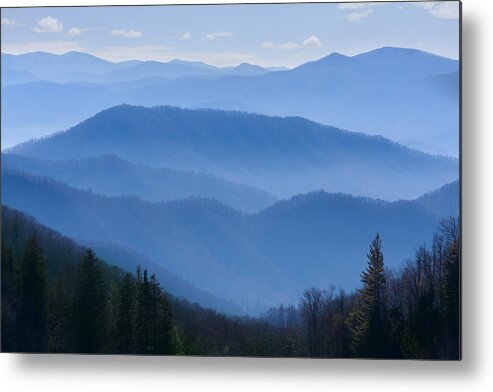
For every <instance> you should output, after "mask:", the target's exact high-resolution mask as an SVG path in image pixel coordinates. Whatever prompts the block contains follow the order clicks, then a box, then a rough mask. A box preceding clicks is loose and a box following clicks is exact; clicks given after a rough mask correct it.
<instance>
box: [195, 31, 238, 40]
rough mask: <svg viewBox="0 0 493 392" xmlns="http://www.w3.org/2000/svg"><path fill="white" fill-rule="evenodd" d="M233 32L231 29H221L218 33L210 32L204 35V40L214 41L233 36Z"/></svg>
mask: <svg viewBox="0 0 493 392" xmlns="http://www.w3.org/2000/svg"><path fill="white" fill-rule="evenodd" d="M232 36H233V33H231V32H229V31H220V32H217V33H209V34H206V35H204V36H203V37H202V41H214V40H216V39H218V38H231V37H232Z"/></svg>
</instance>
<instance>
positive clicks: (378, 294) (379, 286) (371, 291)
mask: <svg viewBox="0 0 493 392" xmlns="http://www.w3.org/2000/svg"><path fill="white" fill-rule="evenodd" d="M367 257H368V265H367V268H366V271H363V273H362V275H361V282H362V283H363V287H362V288H361V289H359V298H358V300H357V302H356V304H355V306H354V308H353V311H352V312H351V315H350V317H349V324H350V327H351V331H352V350H353V354H354V355H356V356H358V357H365V358H383V357H386V356H387V355H388V349H387V346H388V336H387V335H388V333H387V331H388V326H387V320H386V296H387V294H386V278H385V271H384V264H383V254H382V242H381V240H380V236H379V235H378V234H377V236H376V237H375V239H374V240H373V242H372V244H371V246H370V252H369V254H368V256H367Z"/></svg>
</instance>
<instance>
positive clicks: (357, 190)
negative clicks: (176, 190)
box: [9, 105, 458, 200]
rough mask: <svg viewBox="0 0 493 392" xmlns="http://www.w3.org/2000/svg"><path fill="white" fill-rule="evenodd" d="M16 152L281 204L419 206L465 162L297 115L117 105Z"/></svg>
mask: <svg viewBox="0 0 493 392" xmlns="http://www.w3.org/2000/svg"><path fill="white" fill-rule="evenodd" d="M9 152H12V153H15V154H20V155H27V156H30V157H34V158H41V159H50V160H67V159H85V158H90V157H99V156H101V155H118V156H120V157H121V158H123V159H125V160H128V161H130V162H133V163H137V164H140V165H142V164H145V165H149V166H155V167H166V168H169V169H175V170H176V169H178V170H187V171H195V172H206V173H208V174H213V175H215V176H217V177H221V178H224V179H226V180H230V181H231V180H232V181H235V182H238V183H242V184H245V185H249V186H252V187H255V188H258V189H261V190H264V191H266V192H268V193H269V194H271V195H273V196H275V197H277V198H287V197H291V196H294V195H296V194H300V193H307V192H310V191H315V190H319V189H324V190H326V191H328V192H342V193H348V194H351V195H355V196H365V197H373V198H380V199H384V200H397V199H412V198H416V197H419V196H421V195H422V194H424V193H426V192H429V191H430V190H433V189H436V188H438V187H440V186H442V185H443V184H445V183H449V182H452V181H456V180H457V178H458V160H457V159H453V158H449V157H444V156H438V155H430V154H425V153H423V152H421V151H418V150H413V149H410V148H407V147H405V146H403V145H400V144H397V143H395V142H392V141H390V140H388V139H385V138H382V137H379V136H369V135H365V134H361V133H356V132H348V131H344V130H341V129H337V128H334V127H329V126H325V125H321V124H317V123H314V122H312V121H308V120H306V119H303V118H299V117H285V118H281V117H269V116H261V115H256V114H251V113H242V112H233V111H222V110H186V109H179V108H176V107H155V108H145V107H136V106H130V105H120V106H117V107H113V108H111V109H108V110H105V111H103V112H101V113H98V114H97V115H96V116H94V117H92V118H89V119H87V120H86V121H84V122H82V123H80V124H78V125H76V126H74V127H72V128H70V129H68V130H66V131H64V132H60V133H55V134H53V135H51V136H50V137H47V138H44V139H41V140H34V141H31V142H28V143H24V144H20V145H18V146H16V147H14V148H12V149H11V150H10V151H9Z"/></svg>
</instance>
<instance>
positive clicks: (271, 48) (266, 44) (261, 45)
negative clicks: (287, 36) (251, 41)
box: [260, 42, 276, 50]
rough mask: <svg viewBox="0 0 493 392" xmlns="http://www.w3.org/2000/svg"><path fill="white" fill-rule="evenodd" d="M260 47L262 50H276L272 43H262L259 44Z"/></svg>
mask: <svg viewBox="0 0 493 392" xmlns="http://www.w3.org/2000/svg"><path fill="white" fill-rule="evenodd" d="M260 47H261V48H263V49H269V50H274V49H275V48H276V45H274V44H273V43H272V42H262V43H261V44H260Z"/></svg>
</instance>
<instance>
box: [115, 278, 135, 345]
mask: <svg viewBox="0 0 493 392" xmlns="http://www.w3.org/2000/svg"><path fill="white" fill-rule="evenodd" d="M134 304H135V285H134V279H133V277H132V274H130V273H126V274H125V275H123V278H122V281H121V282H120V285H119V288H118V301H117V309H116V325H115V346H116V350H117V352H119V353H121V354H130V353H132V350H133V341H132V340H133V333H134Z"/></svg>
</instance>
